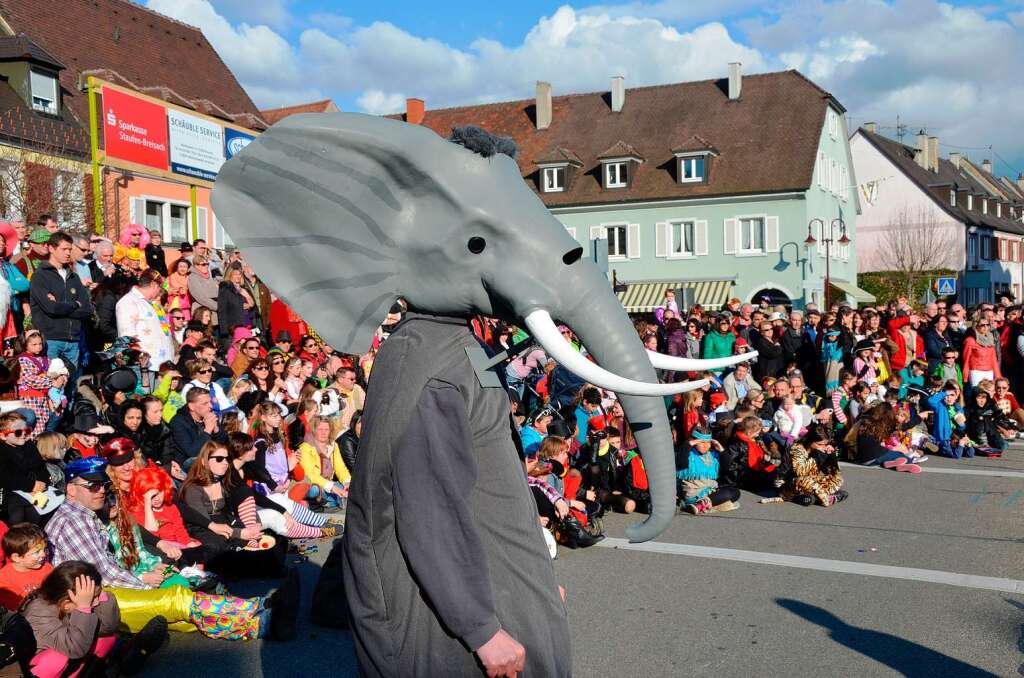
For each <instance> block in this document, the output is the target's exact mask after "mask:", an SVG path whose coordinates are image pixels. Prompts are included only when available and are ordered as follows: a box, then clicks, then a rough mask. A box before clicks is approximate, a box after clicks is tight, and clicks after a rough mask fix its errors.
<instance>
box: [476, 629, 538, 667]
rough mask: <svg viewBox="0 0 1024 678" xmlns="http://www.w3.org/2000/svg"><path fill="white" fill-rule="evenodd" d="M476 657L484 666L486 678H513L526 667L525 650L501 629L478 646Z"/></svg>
mask: <svg viewBox="0 0 1024 678" xmlns="http://www.w3.org/2000/svg"><path fill="white" fill-rule="evenodd" d="M476 656H477V657H479V658H480V663H481V664H483V665H484V670H485V671H487V676H488V678H498V677H499V676H511V677H512V678H515V676H517V675H518V674H519V672H520V671H522V670H523V669H524V668H525V667H526V648H525V647H523V646H522V645H521V644H520V643H519V641H517V640H516V639H515V638H513V637H512V636H510V635H508V634H507V633H505V631H503V630H502V629H498V632H497V633H495V634H494V635H493V636H492V637H491V639H490V640H488V641H487V642H486V643H484V644H483V645H481V646H480V648H479V649H478V650H477V651H476Z"/></svg>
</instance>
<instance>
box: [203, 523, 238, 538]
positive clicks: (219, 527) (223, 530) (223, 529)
mask: <svg viewBox="0 0 1024 678" xmlns="http://www.w3.org/2000/svg"><path fill="white" fill-rule="evenodd" d="M207 529H209V530H210V532H213V533H214V534H217V535H220V536H221V537H224V538H225V539H230V538H231V533H232V531H233V530H232V529H231V526H230V525H225V524H224V523H210V524H209V525H208V526H207Z"/></svg>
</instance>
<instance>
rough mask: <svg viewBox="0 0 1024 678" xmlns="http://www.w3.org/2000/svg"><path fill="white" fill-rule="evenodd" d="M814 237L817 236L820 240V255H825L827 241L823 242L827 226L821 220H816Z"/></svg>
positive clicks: (818, 247) (818, 245)
mask: <svg viewBox="0 0 1024 678" xmlns="http://www.w3.org/2000/svg"><path fill="white" fill-rule="evenodd" d="M814 237H815V238H817V240H818V244H817V249H818V256H819V257H823V256H825V243H824V242H822V240H823V239H824V237H825V227H824V226H823V225H822V223H821V222H820V221H816V222H814Z"/></svg>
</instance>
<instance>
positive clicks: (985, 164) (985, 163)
mask: <svg viewBox="0 0 1024 678" xmlns="http://www.w3.org/2000/svg"><path fill="white" fill-rule="evenodd" d="M981 169H983V170H985V171H986V172H988V173H989V174H992V161H991V160H989V159H988V158H985V159H984V160H982V161H981Z"/></svg>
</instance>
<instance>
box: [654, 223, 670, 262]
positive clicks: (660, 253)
mask: <svg viewBox="0 0 1024 678" xmlns="http://www.w3.org/2000/svg"><path fill="white" fill-rule="evenodd" d="M654 256H656V257H667V256H668V223H666V222H664V221H659V222H658V223H656V224H654Z"/></svg>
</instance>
